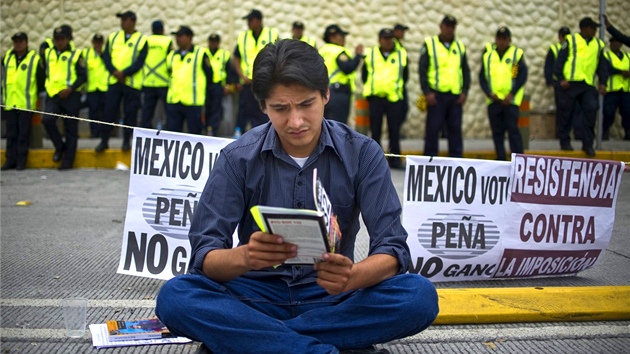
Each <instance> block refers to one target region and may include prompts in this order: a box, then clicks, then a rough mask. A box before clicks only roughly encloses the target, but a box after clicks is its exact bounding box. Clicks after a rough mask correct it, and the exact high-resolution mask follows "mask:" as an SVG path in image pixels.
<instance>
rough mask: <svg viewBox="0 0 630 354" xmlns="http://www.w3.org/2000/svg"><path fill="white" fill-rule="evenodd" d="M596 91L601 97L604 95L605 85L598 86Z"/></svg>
mask: <svg viewBox="0 0 630 354" xmlns="http://www.w3.org/2000/svg"><path fill="white" fill-rule="evenodd" d="M598 89H599V90H598V91H599V93H600V94H601V95H605V94H606V85H599V87H598Z"/></svg>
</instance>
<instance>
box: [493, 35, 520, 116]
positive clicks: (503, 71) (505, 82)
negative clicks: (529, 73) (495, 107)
mask: <svg viewBox="0 0 630 354" xmlns="http://www.w3.org/2000/svg"><path fill="white" fill-rule="evenodd" d="M522 57H523V50H521V49H520V48H516V47H515V46H510V47H509V48H508V49H507V50H506V51H505V53H504V54H503V57H502V58H500V57H499V53H498V52H497V50H496V47H494V46H493V47H491V48H490V49H488V50H486V52H485V53H484V55H483V69H484V74H485V76H486V81H487V82H488V87H489V88H490V92H493V93H494V94H496V95H497V97H498V98H499V99H504V98H505V97H507V96H508V95H509V94H510V92H512V89H513V88H514V85H515V84H516V75H514V74H515V73H514V66H518V63H519V62H520V61H521V59H522ZM524 91H525V90H524V87H521V88H520V89H519V90H518V91H517V92H516V95H514V98H513V99H512V104H514V105H516V106H520V104H521V102H522V101H523V92H524ZM486 103H487V104H491V103H492V100H491V99H489V98H486Z"/></svg>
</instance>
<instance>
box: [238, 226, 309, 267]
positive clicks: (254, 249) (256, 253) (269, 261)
mask: <svg viewBox="0 0 630 354" xmlns="http://www.w3.org/2000/svg"><path fill="white" fill-rule="evenodd" d="M293 257H297V246H296V245H294V244H291V243H287V242H284V240H283V239H282V237H281V236H278V235H272V234H266V233H263V232H260V231H257V232H254V233H253V234H252V236H251V237H250V239H249V242H248V243H247V249H246V252H245V264H247V268H248V269H252V270H260V269H262V268H267V267H273V266H275V265H278V264H282V263H284V262H285V261H286V260H287V259H289V258H293Z"/></svg>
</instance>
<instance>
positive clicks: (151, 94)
mask: <svg viewBox="0 0 630 354" xmlns="http://www.w3.org/2000/svg"><path fill="white" fill-rule="evenodd" d="M151 30H152V31H153V34H152V35H150V36H148V37H147V46H148V48H149V50H148V52H147V58H146V59H145V61H144V69H143V70H144V72H143V74H144V78H143V81H142V96H143V99H144V104H143V106H142V120H141V122H140V125H141V126H142V127H143V128H153V114H154V113H155V107H156V105H157V104H158V102H159V101H162V104H166V92H167V91H168V80H169V77H168V72H167V70H166V56H167V55H168V53H170V52H171V51H172V50H173V40H172V39H171V38H169V37H167V36H165V35H164V24H163V23H162V21H160V20H155V21H153V23H152V24H151ZM162 120H163V119H162V117H158V121H157V127H158V129H160V128H161V127H162Z"/></svg>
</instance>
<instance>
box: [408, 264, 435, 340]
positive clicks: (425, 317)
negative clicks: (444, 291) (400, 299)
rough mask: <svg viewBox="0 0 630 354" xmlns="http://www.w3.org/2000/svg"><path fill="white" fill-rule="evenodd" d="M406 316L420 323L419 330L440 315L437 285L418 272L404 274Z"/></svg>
mask: <svg viewBox="0 0 630 354" xmlns="http://www.w3.org/2000/svg"><path fill="white" fill-rule="evenodd" d="M403 282H404V288H405V289H408V291H407V295H406V297H405V299H404V301H405V306H404V312H405V316H406V317H408V318H410V319H411V318H412V319H413V320H414V321H415V322H416V323H418V326H419V331H421V330H423V329H425V328H426V327H428V326H429V325H430V324H431V323H433V321H434V320H435V318H436V317H437V315H438V312H439V305H438V295H437V291H436V290H435V286H434V285H433V283H431V282H430V281H429V280H428V279H427V278H425V277H422V276H420V275H417V274H405V275H404V279H403Z"/></svg>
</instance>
